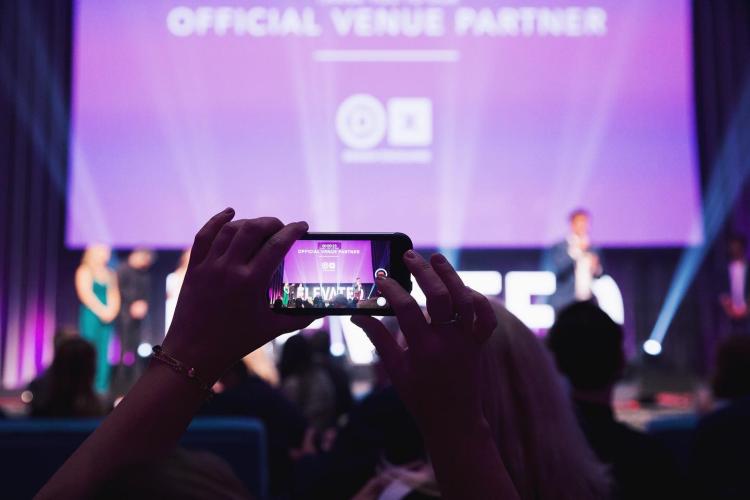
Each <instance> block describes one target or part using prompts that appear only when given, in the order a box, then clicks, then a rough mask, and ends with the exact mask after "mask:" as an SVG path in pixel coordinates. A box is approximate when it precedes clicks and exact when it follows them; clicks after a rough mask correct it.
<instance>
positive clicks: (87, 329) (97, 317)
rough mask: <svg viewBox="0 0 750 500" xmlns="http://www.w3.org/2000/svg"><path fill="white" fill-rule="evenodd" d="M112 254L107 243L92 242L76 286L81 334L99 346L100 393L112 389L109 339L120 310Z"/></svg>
mask: <svg viewBox="0 0 750 500" xmlns="http://www.w3.org/2000/svg"><path fill="white" fill-rule="evenodd" d="M111 255H112V252H111V250H110V248H109V247H108V246H106V245H92V246H89V247H88V248H87V249H86V251H85V252H84V253H83V258H82V259H81V264H80V265H79V266H78V269H76V274H75V287H76V294H77V295H78V300H80V301H81V310H80V316H79V328H80V332H81V336H82V337H83V338H85V339H86V340H88V341H90V342H91V343H92V344H93V345H94V348H95V349H96V376H95V378H94V387H96V390H97V391H98V392H100V393H104V392H107V390H108V389H109V360H108V358H107V353H108V350H109V340H110V337H111V336H112V322H113V321H114V319H115V318H116V317H117V313H118V312H119V311H120V291H119V288H118V286H117V274H116V273H115V272H114V271H113V270H112V269H111V268H110V267H109V266H108V263H109V259H110V257H111Z"/></svg>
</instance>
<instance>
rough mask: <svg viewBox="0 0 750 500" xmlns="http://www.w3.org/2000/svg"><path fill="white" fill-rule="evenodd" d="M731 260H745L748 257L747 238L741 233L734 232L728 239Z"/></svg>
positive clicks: (728, 251)
mask: <svg viewBox="0 0 750 500" xmlns="http://www.w3.org/2000/svg"><path fill="white" fill-rule="evenodd" d="M727 253H728V254H729V260H745V259H746V258H747V238H745V237H744V236H743V235H741V234H733V235H732V236H730V237H729V239H728V241H727Z"/></svg>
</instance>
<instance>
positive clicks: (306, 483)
mask: <svg viewBox="0 0 750 500" xmlns="http://www.w3.org/2000/svg"><path fill="white" fill-rule="evenodd" d="M426 461H427V452H426V451H425V448H424V442H423V440H422V436H421V434H420V432H419V428H418V427H417V424H416V423H415V422H414V419H413V417H412V416H411V415H410V414H409V412H408V410H407V409H406V406H404V404H403V402H402V401H401V399H400V398H399V396H398V394H397V392H396V390H395V388H394V387H393V386H387V387H385V388H383V389H379V390H375V391H373V392H372V393H370V394H368V395H367V396H366V397H365V398H364V399H363V400H362V401H360V402H359V403H358V404H357V405H355V406H354V408H352V411H351V412H350V414H349V418H348V420H347V423H346V425H345V426H344V427H343V428H342V429H341V430H340V431H339V432H338V435H337V436H336V440H335V441H334V443H333V446H332V448H331V450H330V452H327V453H322V454H320V455H311V456H306V457H304V458H302V459H301V460H300V461H299V463H298V464H297V467H296V468H295V471H296V476H295V481H294V484H295V491H294V493H295V494H294V497H295V498H330V499H345V498H352V496H354V495H355V493H357V491H359V490H360V489H361V488H362V487H363V486H364V485H365V484H366V483H367V482H368V481H369V480H370V479H371V478H372V477H373V476H375V475H376V474H377V472H378V470H379V469H380V468H382V467H385V466H389V465H396V466H398V465H404V464H412V463H416V462H419V463H424V462H426Z"/></svg>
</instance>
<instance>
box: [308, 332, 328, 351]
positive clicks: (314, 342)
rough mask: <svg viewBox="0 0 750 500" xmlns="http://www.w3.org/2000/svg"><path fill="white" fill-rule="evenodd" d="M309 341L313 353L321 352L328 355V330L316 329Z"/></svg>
mask: <svg viewBox="0 0 750 500" xmlns="http://www.w3.org/2000/svg"><path fill="white" fill-rule="evenodd" d="M308 342H309V343H310V349H311V350H312V352H313V353H315V354H322V355H324V356H328V355H329V354H330V353H331V335H330V334H329V333H328V330H317V331H315V332H314V333H313V334H312V335H310V339H309V340H308Z"/></svg>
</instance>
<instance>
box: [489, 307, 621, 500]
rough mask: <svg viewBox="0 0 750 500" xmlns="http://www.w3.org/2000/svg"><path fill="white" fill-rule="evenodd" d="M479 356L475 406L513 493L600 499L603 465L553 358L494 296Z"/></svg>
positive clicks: (606, 490)
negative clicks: (493, 323)
mask: <svg viewBox="0 0 750 500" xmlns="http://www.w3.org/2000/svg"><path fill="white" fill-rule="evenodd" d="M491 303H492V308H493V310H494V312H495V316H496V317H497V325H498V326H497V328H496V329H495V331H494V333H493V334H492V335H491V336H490V338H489V339H488V340H487V344H488V345H487V346H486V347H487V348H486V349H484V352H483V358H482V374H483V376H482V383H483V384H484V387H483V390H482V395H483V408H484V414H485V417H486V419H487V422H488V423H489V425H490V428H491V430H492V433H493V435H494V438H495V443H496V444H497V447H498V450H499V451H500V455H501V456H502V457H503V462H504V464H505V467H506V469H507V470H508V474H509V475H510V477H511V479H512V481H513V484H514V485H515V488H516V491H517V492H518V495H519V497H520V498H521V499H532V498H544V499H561V500H562V499H595V498H608V497H609V496H610V491H611V485H610V478H609V474H608V471H607V469H606V467H605V466H604V465H602V464H601V463H600V462H599V461H598V460H597V458H596V456H595V455H594V452H593V451H592V450H591V449H590V448H589V446H588V443H587V442H586V438H585V436H584V435H583V432H582V431H581V429H580V427H579V425H578V422H577V420H576V418H575V413H574V412H573V407H572V404H571V403H570V399H569V397H568V394H567V391H566V389H565V387H564V386H563V383H562V379H561V377H560V376H559V374H558V372H557V369H556V368H555V364H554V361H553V359H552V357H551V355H550V354H549V352H548V351H547V349H546V348H545V346H544V345H543V344H542V343H541V342H540V341H539V339H538V338H537V337H536V336H535V335H534V334H533V333H532V332H531V331H530V330H529V329H528V328H527V327H526V326H525V325H524V324H523V323H521V321H520V320H519V319H518V318H516V317H515V316H513V315H512V314H511V313H510V312H508V310H507V309H505V307H503V305H502V304H500V303H499V302H495V301H491Z"/></svg>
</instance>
